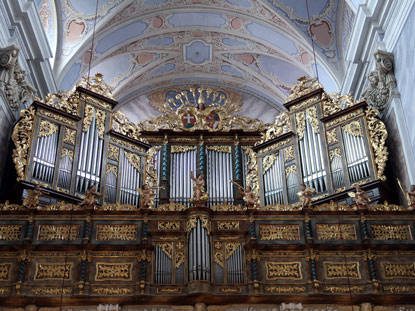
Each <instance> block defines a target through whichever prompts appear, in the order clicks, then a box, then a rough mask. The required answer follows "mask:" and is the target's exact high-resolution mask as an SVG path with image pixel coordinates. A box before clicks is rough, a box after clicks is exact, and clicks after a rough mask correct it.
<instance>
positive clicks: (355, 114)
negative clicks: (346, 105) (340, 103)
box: [326, 109, 363, 128]
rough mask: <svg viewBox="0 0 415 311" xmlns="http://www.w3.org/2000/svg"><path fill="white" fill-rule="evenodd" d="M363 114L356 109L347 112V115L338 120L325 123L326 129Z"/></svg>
mask: <svg viewBox="0 0 415 311" xmlns="http://www.w3.org/2000/svg"><path fill="white" fill-rule="evenodd" d="M362 113H363V109H357V110H355V111H352V112H349V113H348V114H345V115H342V116H340V117H338V118H335V119H334V120H332V121H330V122H327V123H326V127H327V128H330V127H333V126H335V125H337V124H339V123H342V122H343V121H347V120H349V119H353V118H354V117H357V116H358V115H360V114H362Z"/></svg>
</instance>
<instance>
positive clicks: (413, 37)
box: [393, 6, 415, 153]
mask: <svg viewBox="0 0 415 311" xmlns="http://www.w3.org/2000/svg"><path fill="white" fill-rule="evenodd" d="M393 54H394V56H395V77H396V83H397V87H398V91H399V93H400V95H401V102H402V108H403V110H404V116H405V120H401V121H400V122H406V126H407V129H408V134H409V138H410V141H411V148H412V153H414V151H415V102H414V97H415V91H414V82H415V6H413V7H412V9H411V12H410V14H409V16H408V18H407V20H406V22H405V25H404V27H403V29H402V32H401V34H400V35H399V39H398V41H397V42H396V45H395V47H394V49H393Z"/></svg>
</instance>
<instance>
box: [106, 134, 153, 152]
mask: <svg viewBox="0 0 415 311" xmlns="http://www.w3.org/2000/svg"><path fill="white" fill-rule="evenodd" d="M110 141H111V142H112V143H115V144H118V145H120V146H123V147H125V148H128V149H130V150H134V151H138V152H142V153H144V152H146V150H145V149H144V148H143V147H141V146H138V145H134V144H132V143H129V142H127V141H125V140H122V139H119V138H116V137H111V139H110Z"/></svg>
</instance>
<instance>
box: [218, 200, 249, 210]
mask: <svg viewBox="0 0 415 311" xmlns="http://www.w3.org/2000/svg"><path fill="white" fill-rule="evenodd" d="M246 209H247V207H246V206H241V205H240V204H238V205H233V204H228V203H226V202H224V203H223V204H216V205H213V206H212V207H211V210H213V211H215V212H240V211H246Z"/></svg>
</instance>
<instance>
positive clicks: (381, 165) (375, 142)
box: [366, 108, 388, 181]
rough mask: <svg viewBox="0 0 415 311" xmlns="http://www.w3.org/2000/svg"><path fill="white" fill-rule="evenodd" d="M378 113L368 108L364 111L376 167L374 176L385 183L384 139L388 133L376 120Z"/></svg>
mask: <svg viewBox="0 0 415 311" xmlns="http://www.w3.org/2000/svg"><path fill="white" fill-rule="evenodd" d="M377 114H378V111H377V110H374V109H370V108H368V109H367V110H366V118H367V127H368V129H369V136H370V141H371V144H372V148H373V152H374V156H375V163H376V167H377V171H376V175H377V177H378V178H379V179H380V180H383V181H385V180H386V177H385V176H384V175H383V172H384V171H385V167H386V161H387V160H388V151H387V148H386V138H388V131H387V130H386V126H385V124H384V123H383V122H382V121H381V120H379V119H378V118H377Z"/></svg>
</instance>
